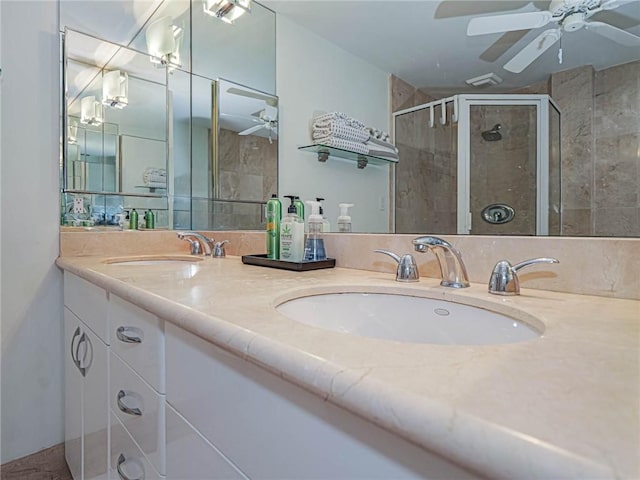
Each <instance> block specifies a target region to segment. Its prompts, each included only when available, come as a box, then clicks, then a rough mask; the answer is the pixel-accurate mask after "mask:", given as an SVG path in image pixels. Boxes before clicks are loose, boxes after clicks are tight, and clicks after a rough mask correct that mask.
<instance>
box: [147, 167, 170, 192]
mask: <svg viewBox="0 0 640 480" xmlns="http://www.w3.org/2000/svg"><path fill="white" fill-rule="evenodd" d="M142 181H143V182H144V185H145V186H146V187H149V188H167V171H166V170H165V169H164V168H155V167H147V168H145V170H144V173H143V174H142Z"/></svg>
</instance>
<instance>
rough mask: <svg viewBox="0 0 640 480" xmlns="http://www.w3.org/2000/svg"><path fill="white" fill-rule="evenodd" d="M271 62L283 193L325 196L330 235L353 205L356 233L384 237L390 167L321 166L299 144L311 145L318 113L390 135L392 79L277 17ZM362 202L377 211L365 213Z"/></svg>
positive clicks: (330, 161) (331, 164)
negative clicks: (340, 115) (341, 210)
mask: <svg viewBox="0 0 640 480" xmlns="http://www.w3.org/2000/svg"><path fill="white" fill-rule="evenodd" d="M276 64H277V68H276V73H277V76H276V79H277V84H276V85H277V93H278V96H279V97H280V113H279V116H280V118H279V120H280V124H279V131H280V139H279V140H280V150H279V161H280V165H279V169H280V170H279V187H278V190H279V192H280V195H281V196H282V195H289V194H291V195H299V196H300V197H301V198H302V199H305V200H309V199H312V200H315V197H324V198H325V199H326V200H325V202H324V205H325V208H324V210H325V215H326V216H327V218H328V220H329V221H330V222H331V227H332V229H334V230H335V227H336V220H337V217H338V203H355V204H356V206H355V207H354V208H353V209H352V212H351V215H352V217H353V229H354V231H356V230H357V231H361V232H363V231H364V232H387V231H388V227H389V220H388V215H389V167H387V166H384V167H376V166H368V167H366V168H365V169H364V170H358V169H357V168H356V164H355V163H353V162H349V163H347V162H342V161H337V160H332V159H329V161H328V162H327V163H320V162H318V160H317V157H316V156H315V155H314V154H311V153H306V152H302V151H300V150H298V146H301V145H308V144H310V143H312V142H311V137H310V131H309V122H310V120H311V118H312V117H313V116H314V113H317V112H318V111H324V112H332V111H340V112H344V113H346V114H348V115H349V116H351V117H354V118H357V119H359V120H361V121H362V122H364V123H365V124H366V125H368V126H372V127H376V128H379V129H382V130H386V131H388V130H389V116H390V115H389V74H388V73H386V72H383V71H382V70H380V69H378V68H377V67H374V66H372V65H370V64H368V63H366V62H364V61H363V60H361V59H360V58H358V57H355V56H353V55H351V54H350V53H347V52H346V51H344V50H342V49H340V48H339V47H337V46H335V45H334V44H332V43H329V42H327V41H326V40H324V39H322V38H320V37H318V36H317V35H315V34H313V33H311V32H310V31H308V30H306V29H304V28H302V27H300V26H298V25H297V24H295V23H293V22H292V21H291V20H289V19H288V18H287V17H284V16H282V15H278V17H277V28H276ZM381 202H382V204H383V207H384V209H383V210H380V208H379V206H380V203H381ZM367 203H372V204H373V205H376V206H377V207H378V208H367V209H366V210H365V208H364V206H365V204H367ZM287 204H288V203H284V204H283V205H285V208H286V205H287ZM285 211H286V210H285ZM329 253H330V252H329Z"/></svg>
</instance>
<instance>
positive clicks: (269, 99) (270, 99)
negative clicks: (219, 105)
mask: <svg viewBox="0 0 640 480" xmlns="http://www.w3.org/2000/svg"><path fill="white" fill-rule="evenodd" d="M227 93H231V94H233V95H240V96H241V97H249V98H257V99H258V100H263V101H264V102H265V103H266V104H267V105H270V106H272V107H277V106H278V98H277V97H274V96H272V95H267V94H265V93H260V92H255V91H251V90H243V89H241V88H236V87H231V88H229V89H227Z"/></svg>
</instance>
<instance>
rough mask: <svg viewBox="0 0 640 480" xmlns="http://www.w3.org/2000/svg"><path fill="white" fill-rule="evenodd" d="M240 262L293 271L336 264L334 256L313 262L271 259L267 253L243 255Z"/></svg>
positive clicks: (318, 268)
mask: <svg viewBox="0 0 640 480" xmlns="http://www.w3.org/2000/svg"><path fill="white" fill-rule="evenodd" d="M242 263H246V264H247V265H257V266H259V267H270V268H280V269H282V270H293V271H295V272H306V271H308V270H320V269H321V268H333V267H335V266H336V259H335V258H327V259H326V260H317V261H315V262H287V261H284V260H273V259H271V258H267V254H266V253H264V254H261V255H243V256H242Z"/></svg>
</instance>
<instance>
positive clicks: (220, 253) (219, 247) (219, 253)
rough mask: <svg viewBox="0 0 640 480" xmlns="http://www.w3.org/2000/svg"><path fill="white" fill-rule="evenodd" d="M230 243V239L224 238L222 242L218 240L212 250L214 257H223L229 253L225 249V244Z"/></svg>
mask: <svg viewBox="0 0 640 480" xmlns="http://www.w3.org/2000/svg"><path fill="white" fill-rule="evenodd" d="M227 243H229V240H223V241H222V242H216V244H215V245H214V246H213V252H211V256H212V257H214V258H222V257H225V256H226V255H227V252H225V250H224V246H225V244H227Z"/></svg>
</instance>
